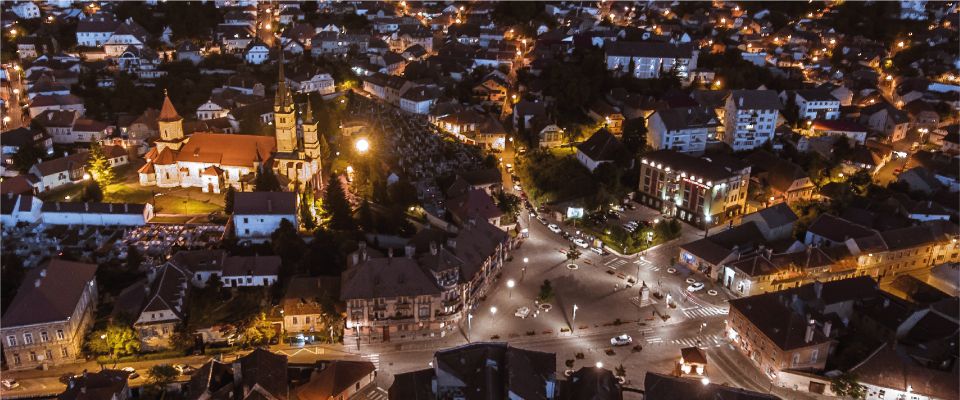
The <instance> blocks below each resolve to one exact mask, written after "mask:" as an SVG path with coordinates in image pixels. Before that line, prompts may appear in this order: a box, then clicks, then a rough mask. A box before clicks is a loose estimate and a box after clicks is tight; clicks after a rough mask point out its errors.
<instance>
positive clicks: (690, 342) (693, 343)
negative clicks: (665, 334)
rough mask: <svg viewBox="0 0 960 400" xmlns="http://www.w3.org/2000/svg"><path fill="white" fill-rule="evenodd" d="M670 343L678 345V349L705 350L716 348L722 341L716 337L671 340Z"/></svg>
mask: <svg viewBox="0 0 960 400" xmlns="http://www.w3.org/2000/svg"><path fill="white" fill-rule="evenodd" d="M670 343H673V344H676V345H680V347H699V348H701V349H707V348H709V347H718V346H720V345H721V344H723V341H722V340H721V339H720V337H719V336H717V335H709V336H695V337H688V338H680V339H673V340H671V341H670Z"/></svg>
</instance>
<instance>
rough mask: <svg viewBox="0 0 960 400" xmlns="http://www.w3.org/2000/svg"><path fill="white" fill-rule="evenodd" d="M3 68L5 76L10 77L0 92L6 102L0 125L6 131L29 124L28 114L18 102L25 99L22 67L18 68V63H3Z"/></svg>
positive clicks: (25, 91) (25, 92)
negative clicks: (7, 84)
mask: <svg viewBox="0 0 960 400" xmlns="http://www.w3.org/2000/svg"><path fill="white" fill-rule="evenodd" d="M3 68H4V71H5V72H6V74H7V76H8V77H10V79H9V82H10V85H9V86H7V88H6V90H4V91H2V92H0V98H2V99H3V101H4V102H6V104H7V108H6V110H5V112H4V113H3V119H2V120H0V127H2V130H4V131H6V130H11V129H17V128H19V127H22V126H28V125H30V116H29V114H28V113H25V112H24V109H23V107H21V106H20V103H21V102H24V101H25V100H26V98H25V96H26V95H27V89H26V87H25V86H24V81H23V76H22V73H23V69H21V68H20V65H19V64H9V65H4V66H3Z"/></svg>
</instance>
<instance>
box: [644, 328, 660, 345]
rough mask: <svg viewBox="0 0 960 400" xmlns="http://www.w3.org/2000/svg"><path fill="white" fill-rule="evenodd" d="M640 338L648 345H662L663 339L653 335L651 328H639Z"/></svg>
mask: <svg viewBox="0 0 960 400" xmlns="http://www.w3.org/2000/svg"><path fill="white" fill-rule="evenodd" d="M640 337H641V338H642V339H643V340H644V341H646V342H647V343H648V344H650V343H663V337H662V336H660V335H656V334H654V333H653V328H640Z"/></svg>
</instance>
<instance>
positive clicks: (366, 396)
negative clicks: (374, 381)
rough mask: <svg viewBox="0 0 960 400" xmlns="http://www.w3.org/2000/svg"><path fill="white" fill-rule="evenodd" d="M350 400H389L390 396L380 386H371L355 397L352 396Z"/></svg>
mask: <svg viewBox="0 0 960 400" xmlns="http://www.w3.org/2000/svg"><path fill="white" fill-rule="evenodd" d="M350 398H351V399H357V400H387V399H388V398H389V394H387V391H386V390H383V388H381V387H379V386H376V385H370V386H367V387H366V388H365V389H362V390H361V391H359V392H357V393H356V394H354V395H353V396H350Z"/></svg>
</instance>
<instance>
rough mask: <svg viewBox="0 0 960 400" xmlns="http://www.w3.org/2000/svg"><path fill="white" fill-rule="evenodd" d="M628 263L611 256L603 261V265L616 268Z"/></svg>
mask: <svg viewBox="0 0 960 400" xmlns="http://www.w3.org/2000/svg"><path fill="white" fill-rule="evenodd" d="M629 263H630V262H629V261H627V260H624V259H622V258H611V259H609V260H607V261H604V262H603V265H604V266H605V267H607V268H610V269H617V268H620V267H622V266H624V265H627V264H629Z"/></svg>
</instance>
